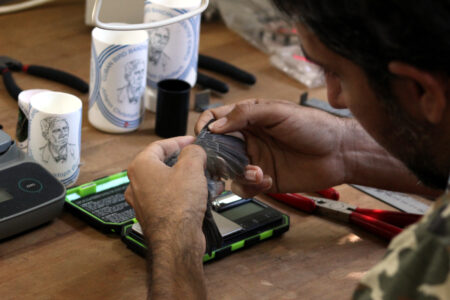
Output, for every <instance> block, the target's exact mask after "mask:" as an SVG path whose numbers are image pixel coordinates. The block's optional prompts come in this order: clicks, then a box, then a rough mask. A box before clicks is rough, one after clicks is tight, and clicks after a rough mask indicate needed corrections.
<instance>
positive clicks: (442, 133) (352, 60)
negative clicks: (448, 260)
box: [273, 0, 450, 189]
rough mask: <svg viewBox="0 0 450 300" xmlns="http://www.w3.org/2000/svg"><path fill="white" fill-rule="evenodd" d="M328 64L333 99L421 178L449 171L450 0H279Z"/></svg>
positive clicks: (437, 181)
mask: <svg viewBox="0 0 450 300" xmlns="http://www.w3.org/2000/svg"><path fill="white" fill-rule="evenodd" d="M273 1H274V2H275V3H276V5H277V6H278V7H280V8H281V9H282V10H283V11H284V12H286V13H287V14H289V15H290V16H291V17H293V19H294V20H295V21H297V22H298V24H299V33H300V37H301V40H302V46H303V48H304V50H305V54H306V56H307V57H309V58H310V59H311V60H312V61H313V62H317V63H318V64H319V65H321V66H323V67H324V69H325V73H326V80H327V88H328V98H329V101H330V103H331V104H332V105H334V106H335V107H348V108H350V109H351V110H352V112H353V114H354V115H355V116H356V118H357V119H358V120H359V121H360V123H361V124H362V125H363V126H364V128H365V129H366V130H367V131H368V132H369V133H370V134H371V135H372V136H373V137H374V138H375V139H376V140H377V141H378V142H379V143H380V144H381V145H383V146H384V147H386V148H387V149H388V150H389V151H390V152H391V153H393V154H394V155H395V156H396V157H398V158H399V159H400V160H402V161H403V162H404V163H405V164H406V165H407V166H408V167H409V168H410V169H411V170H412V171H413V172H414V173H415V174H416V175H417V176H418V177H419V179H420V180H421V181H422V182H423V183H425V184H427V185H429V186H431V187H439V188H441V189H443V188H445V186H446V184H447V178H448V175H449V172H450V160H449V158H448V157H449V154H450V120H449V119H450V108H449V107H450V79H449V73H450V56H449V55H448V53H450V39H449V37H450V23H449V22H448V19H449V17H450V2H449V1H448V0H447V1H444V0H436V1H425V0H418V1H412V2H411V1H406V0H391V1H384V0H381V1H380V0H367V1H358V0H347V1H336V0H273Z"/></svg>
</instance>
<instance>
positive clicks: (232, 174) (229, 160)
mask: <svg viewBox="0 0 450 300" xmlns="http://www.w3.org/2000/svg"><path fill="white" fill-rule="evenodd" d="M214 121H215V119H212V120H211V121H209V122H208V123H207V124H206V125H205V126H204V127H203V128H202V130H201V131H200V132H199V134H198V135H197V138H196V140H195V142H194V144H196V145H199V146H200V147H202V148H203V149H204V150H205V152H206V168H205V176H206V179H207V187H208V201H207V207H206V212H205V217H204V219H203V224H202V231H203V234H204V235H205V240H206V250H205V253H207V254H209V255H211V253H212V251H213V250H216V249H220V248H221V247H222V245H223V238H222V235H221V234H220V232H219V229H218V228H217V225H216V222H215V221H214V218H213V215H212V212H211V210H212V202H213V201H214V200H215V198H217V196H219V195H220V194H221V193H222V192H223V189H224V186H225V183H224V180H227V179H232V180H235V179H239V178H242V177H243V176H244V172H245V167H246V166H247V165H248V164H249V159H248V156H247V151H246V145H245V141H244V140H242V139H240V138H238V137H236V136H233V135H228V134H217V133H213V132H211V131H210V130H209V128H208V126H209V124H211V123H212V122H214ZM178 155H179V152H177V153H174V154H172V155H171V156H169V157H168V158H167V159H166V160H165V164H166V165H168V166H170V167H172V166H174V165H175V164H176V162H177V160H178Z"/></svg>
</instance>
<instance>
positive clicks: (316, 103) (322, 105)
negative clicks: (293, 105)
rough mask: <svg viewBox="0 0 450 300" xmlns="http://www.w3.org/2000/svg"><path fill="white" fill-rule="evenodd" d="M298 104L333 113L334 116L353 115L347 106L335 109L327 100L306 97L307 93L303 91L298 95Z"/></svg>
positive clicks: (345, 116) (349, 116)
mask: <svg viewBox="0 0 450 300" xmlns="http://www.w3.org/2000/svg"><path fill="white" fill-rule="evenodd" d="M299 104H300V105H303V106H309V107H313V108H317V109H320V110H323V111H326V112H328V113H330V114H333V115H335V116H338V117H341V118H353V115H352V113H351V112H350V110H349V109H347V108H344V109H337V108H334V107H332V106H331V105H330V104H329V103H328V102H325V101H322V100H318V99H315V98H310V99H308V93H303V94H302V95H301V96H300V103H299Z"/></svg>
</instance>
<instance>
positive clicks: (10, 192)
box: [0, 130, 66, 239]
mask: <svg viewBox="0 0 450 300" xmlns="http://www.w3.org/2000/svg"><path fill="white" fill-rule="evenodd" d="M65 193H66V189H65V187H64V185H62V184H61V182H59V181H58V180H57V179H56V178H55V177H54V176H53V175H52V174H50V172H48V171H47V170H46V169H44V168H43V167H42V166H41V165H39V164H38V163H36V162H34V161H33V160H32V159H31V158H30V157H29V156H27V155H26V154H25V153H23V152H22V151H20V150H19V149H18V148H17V147H16V145H15V143H14V141H12V140H11V137H10V136H9V135H7V134H6V133H5V132H3V131H1V130H0V239H4V238H7V237H10V236H12V235H14V234H17V233H20V232H23V231H25V230H28V229H31V228H34V227H36V226H39V225H41V224H44V223H47V222H49V221H51V220H52V219H54V218H55V217H56V216H57V215H58V214H59V213H60V212H61V210H62V208H63V205H64V195H65Z"/></svg>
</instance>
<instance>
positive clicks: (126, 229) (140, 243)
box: [66, 171, 289, 262]
mask: <svg viewBox="0 0 450 300" xmlns="http://www.w3.org/2000/svg"><path fill="white" fill-rule="evenodd" d="M128 184H129V179H128V177H127V173H126V172H125V171H124V172H120V173H117V174H114V175H111V176H108V177H104V178H100V179H97V180H95V181H93V182H89V183H86V184H83V185H81V186H78V187H74V188H71V189H69V190H68V191H67V195H66V205H67V207H68V208H69V209H70V210H71V211H73V212H74V213H75V214H76V215H78V216H80V217H81V218H83V219H84V220H85V221H87V222H88V223H90V224H91V225H92V226H94V227H95V228H97V229H99V230H101V231H103V232H106V233H111V232H114V233H120V234H121V236H122V240H123V242H124V243H125V244H126V245H127V246H128V247H129V248H130V249H132V250H133V251H135V252H136V253H138V254H141V255H145V253H146V249H147V248H146V245H145V242H144V238H143V235H142V231H141V229H140V226H139V223H137V220H136V219H135V215H134V211H133V209H132V208H131V206H129V205H128V204H127V202H126V201H125V196H124V192H125V189H126V188H127V186H128ZM212 207H213V217H214V220H215V221H216V224H217V226H218V228H219V231H220V233H221V235H222V237H223V239H224V244H223V246H222V247H221V248H220V249H214V250H213V251H212V253H211V254H210V255H208V254H205V256H204V257H203V261H205V262H206V261H210V260H213V259H217V258H220V257H223V256H225V255H227V254H229V253H231V252H234V251H236V250H238V249H241V248H244V247H248V246H250V245H253V244H255V243H258V242H260V241H263V240H265V239H268V238H270V237H275V236H278V235H281V234H282V233H284V232H285V231H287V230H288V229H289V217H288V216H287V215H285V214H283V213H281V212H279V211H277V210H275V209H273V208H272V207H270V206H268V205H267V204H265V203H263V202H261V201H258V200H256V199H253V198H251V199H242V198H240V197H239V196H237V195H235V194H233V193H231V192H226V193H223V194H222V195H221V196H219V197H218V198H217V199H216V200H215V201H214V202H213V203H212Z"/></svg>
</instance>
